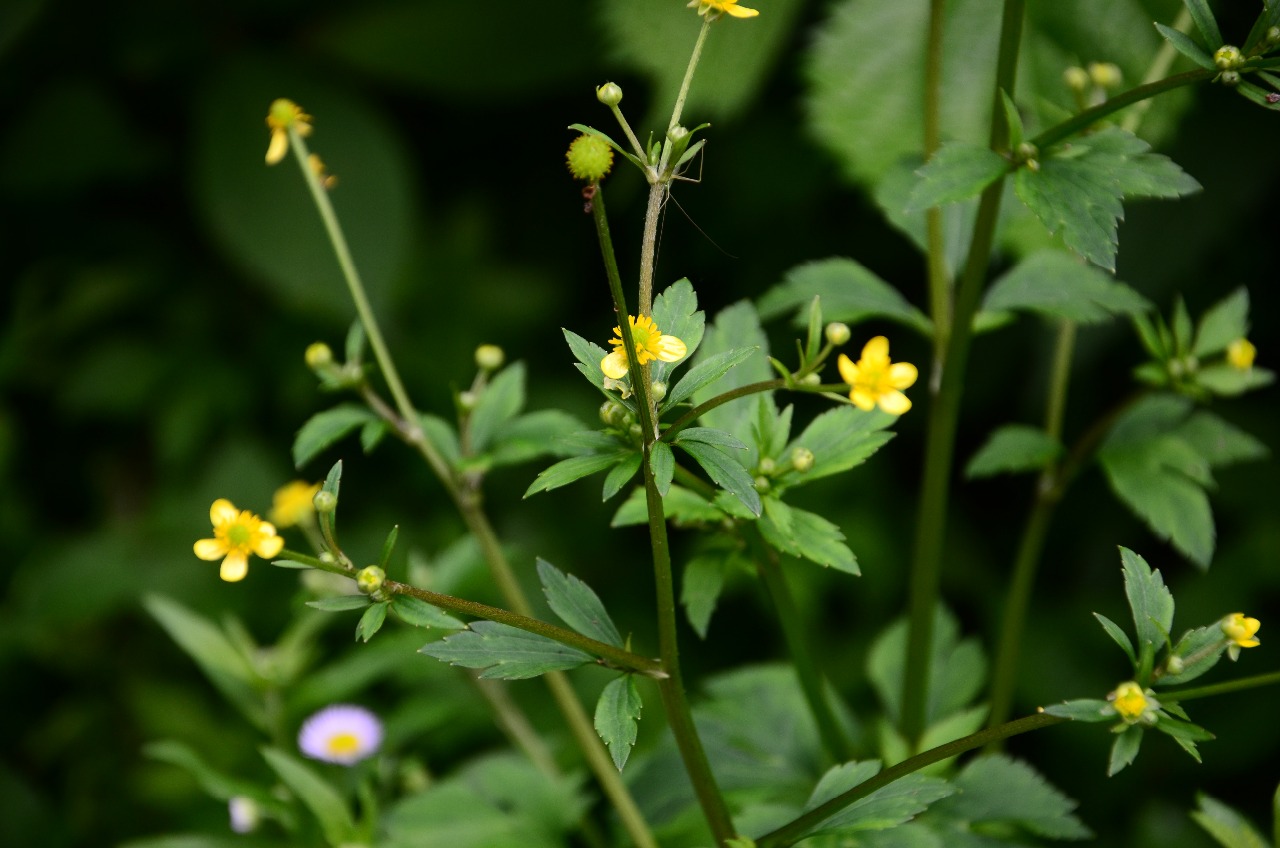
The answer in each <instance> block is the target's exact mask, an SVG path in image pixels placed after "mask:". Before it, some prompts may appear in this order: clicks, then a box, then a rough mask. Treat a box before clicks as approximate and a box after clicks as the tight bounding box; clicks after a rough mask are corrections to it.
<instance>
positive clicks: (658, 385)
mask: <svg viewBox="0 0 1280 848" xmlns="http://www.w3.org/2000/svg"><path fill="white" fill-rule="evenodd" d="M649 394H651V395H652V396H653V399H654V401H660V400H662V399H663V398H664V397H666V396H667V384H666V383H664V382H662V381H661V380H654V381H653V382H652V383H650V384H649Z"/></svg>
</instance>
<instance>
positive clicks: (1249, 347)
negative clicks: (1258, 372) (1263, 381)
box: [1227, 339, 1258, 371]
mask: <svg viewBox="0 0 1280 848" xmlns="http://www.w3.org/2000/svg"><path fill="white" fill-rule="evenodd" d="M1257 356H1258V349H1257V348H1256V347H1254V345H1253V342H1251V341H1249V340H1248V339H1236V340H1235V341H1233V342H1232V343H1231V344H1229V345H1227V363H1228V364H1229V365H1230V366H1231V367H1232V368H1235V369H1237V370H1240V371H1248V370H1249V369H1250V368H1252V367H1253V360H1254V359H1256V358H1257Z"/></svg>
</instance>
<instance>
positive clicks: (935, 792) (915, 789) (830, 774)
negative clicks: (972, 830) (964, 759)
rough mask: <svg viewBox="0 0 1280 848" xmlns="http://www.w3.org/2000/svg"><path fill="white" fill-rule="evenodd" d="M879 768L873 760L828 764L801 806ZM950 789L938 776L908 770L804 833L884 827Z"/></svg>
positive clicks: (813, 803)
mask: <svg viewBox="0 0 1280 848" xmlns="http://www.w3.org/2000/svg"><path fill="white" fill-rule="evenodd" d="M879 771H880V763H879V762H877V761H874V760H872V761H867V762H848V763H844V764H843V765H838V766H834V767H832V768H831V769H829V770H828V771H827V772H826V774H824V775H823V776H822V778H821V780H819V781H818V785H817V786H816V787H815V788H814V790H813V794H812V795H811V796H810V797H809V800H808V802H807V803H806V804H805V810H806V811H807V810H812V809H813V808H815V807H817V806H819V805H820V804H823V803H825V802H826V801H829V800H831V799H832V798H835V797H836V796H838V795H840V794H841V793H842V792H846V791H848V790H850V789H852V788H854V787H855V786H858V785H859V784H861V783H865V782H866V781H867V780H869V779H870V778H872V777H874V776H875V775H876V774H878V773H879ZM953 792H955V789H953V788H952V787H951V786H950V785H948V784H947V782H946V781H945V780H942V779H941V778H937V777H926V776H925V775H921V774H909V775H907V776H906V777H903V778H901V779H899V780H896V781H894V782H893V783H891V784H889V785H888V786H885V787H883V788H881V789H877V790H876V791H875V792H872V793H871V794H870V795H868V796H866V797H865V798H860V799H858V800H857V801H855V802H853V803H852V804H850V805H849V806H848V807H845V808H844V809H843V810H841V811H840V812H838V813H836V814H835V815H833V816H832V817H831V818H829V819H827V820H825V821H824V822H822V824H820V825H818V826H817V827H815V828H813V829H812V830H810V831H809V832H808V834H806V835H807V836H810V837H812V836H817V835H818V834H822V833H854V832H857V831H865V830H886V829H888V828H892V827H896V826H898V825H900V824H902V823H904V822H907V821H910V820H911V819H913V818H915V817H916V816H918V815H919V814H920V813H923V812H924V811H925V810H926V809H928V807H929V805H930V804H932V803H933V802H935V801H938V800H940V799H942V798H946V797H947V796H948V795H950V794H952V793H953Z"/></svg>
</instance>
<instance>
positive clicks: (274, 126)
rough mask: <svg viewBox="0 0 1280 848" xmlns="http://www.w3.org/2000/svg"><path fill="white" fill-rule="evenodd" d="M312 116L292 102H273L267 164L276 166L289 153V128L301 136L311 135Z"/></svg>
mask: <svg viewBox="0 0 1280 848" xmlns="http://www.w3.org/2000/svg"><path fill="white" fill-rule="evenodd" d="M310 122H311V116H310V115H308V114H306V113H305V112H303V111H302V107H301V106H299V105H298V104H297V103H294V102H293V101H292V100H285V99H284V98H281V99H279V100H273V101H272V102H271V109H270V110H269V111H268V112H267V126H268V127H270V128H271V144H270V145H268V147H267V164H268V165H274V164H276V163H277V162H279V161H280V160H281V159H283V158H284V155H285V154H286V153H288V152H289V127H293V128H295V129H296V130H297V131H298V135H300V136H304V137H305V136H309V135H311V123H310Z"/></svg>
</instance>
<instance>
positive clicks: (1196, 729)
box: [1152, 715, 1218, 760]
mask: <svg viewBox="0 0 1280 848" xmlns="http://www.w3.org/2000/svg"><path fill="white" fill-rule="evenodd" d="M1152 727H1153V728H1154V729H1155V730H1158V731H1160V732H1161V733H1163V734H1165V735H1167V736H1172V737H1173V738H1174V739H1179V740H1182V741H1185V742H1211V741H1213V740H1214V739H1217V738H1218V737H1216V736H1214V735H1213V734H1212V733H1210V732H1209V731H1207V730H1205V729H1204V728H1203V727H1201V726H1200V725H1198V724H1192V723H1191V722H1189V721H1182V720H1180V719H1176V718H1170V717H1169V716H1167V715H1162V716H1160V719H1159V721H1157V722H1156V723H1155V724H1154V725H1152ZM1192 756H1195V755H1194V753H1193V754H1192ZM1199 759H1200V758H1199V757H1196V760H1199Z"/></svg>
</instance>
